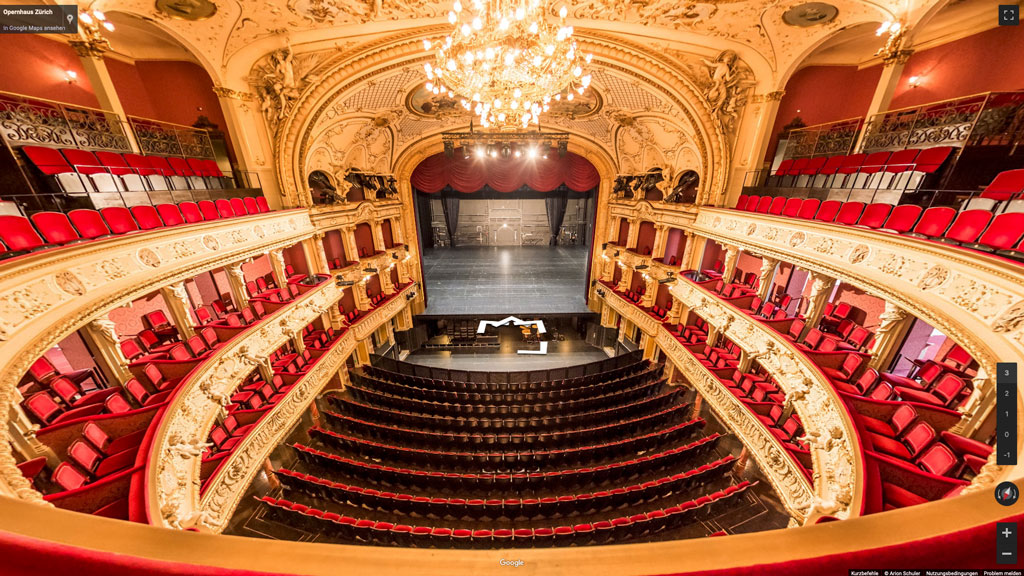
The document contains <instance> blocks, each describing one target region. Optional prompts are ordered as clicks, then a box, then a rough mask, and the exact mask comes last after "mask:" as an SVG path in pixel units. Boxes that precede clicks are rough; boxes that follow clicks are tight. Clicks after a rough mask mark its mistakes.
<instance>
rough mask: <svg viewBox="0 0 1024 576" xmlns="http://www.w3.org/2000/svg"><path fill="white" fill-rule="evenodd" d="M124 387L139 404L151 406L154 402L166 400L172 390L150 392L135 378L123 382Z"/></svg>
mask: <svg viewBox="0 0 1024 576" xmlns="http://www.w3.org/2000/svg"><path fill="white" fill-rule="evenodd" d="M150 366H152V364H150ZM124 389H125V391H126V392H128V395H129V396H131V397H132V398H133V399H134V400H135V402H136V403H137V404H138V405H139V406H153V405H155V404H159V403H161V402H163V401H164V400H167V398H168V397H169V396H170V395H171V393H172V392H173V390H164V391H161V392H157V393H153V392H150V391H149V390H147V389H146V387H145V386H143V385H142V383H141V382H139V381H138V380H137V379H135V378H129V379H128V380H127V381H126V382H125V383H124Z"/></svg>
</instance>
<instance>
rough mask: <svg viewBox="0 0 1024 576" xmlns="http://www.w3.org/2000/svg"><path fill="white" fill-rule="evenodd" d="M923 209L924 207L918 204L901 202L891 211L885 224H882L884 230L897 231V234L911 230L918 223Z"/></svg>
mask: <svg viewBox="0 0 1024 576" xmlns="http://www.w3.org/2000/svg"><path fill="white" fill-rule="evenodd" d="M923 211H924V208H922V207H921V206H918V205H917V204H901V205H899V206H896V207H895V208H893V209H892V212H890V213H889V217H888V218H886V220H885V224H884V225H882V227H881V228H882V231H884V232H895V233H896V234H903V233H906V232H909V231H910V230H911V229H913V228H914V225H915V224H917V219H918V218H920V217H921V212H923Z"/></svg>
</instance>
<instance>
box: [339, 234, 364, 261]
mask: <svg viewBox="0 0 1024 576" xmlns="http://www.w3.org/2000/svg"><path fill="white" fill-rule="evenodd" d="M338 231H339V232H340V233H341V245H342V246H344V248H345V256H346V258H347V259H348V261H349V262H358V261H359V247H358V246H357V245H356V227H355V226H342V227H341V228H340V229H339V230H338Z"/></svg>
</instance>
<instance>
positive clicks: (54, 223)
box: [32, 212, 84, 245]
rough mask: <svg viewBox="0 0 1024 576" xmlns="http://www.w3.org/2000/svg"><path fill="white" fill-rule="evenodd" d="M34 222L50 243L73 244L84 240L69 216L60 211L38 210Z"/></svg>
mask: <svg viewBox="0 0 1024 576" xmlns="http://www.w3.org/2000/svg"><path fill="white" fill-rule="evenodd" d="M32 223H33V224H35V226H36V229H37V230H39V233H40V234H42V236H43V238H45V239H46V241H47V242H49V243H50V244H58V245H59V244H73V243H76V242H82V241H84V238H82V237H81V236H79V235H78V231H76V230H75V227H74V226H72V225H71V221H70V220H68V217H67V216H65V215H64V214H62V213H60V212H36V213H35V214H33V215H32Z"/></svg>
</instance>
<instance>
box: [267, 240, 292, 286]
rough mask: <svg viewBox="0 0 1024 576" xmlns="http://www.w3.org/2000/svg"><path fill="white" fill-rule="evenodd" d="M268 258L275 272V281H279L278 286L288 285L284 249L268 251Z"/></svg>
mask: <svg viewBox="0 0 1024 576" xmlns="http://www.w3.org/2000/svg"><path fill="white" fill-rule="evenodd" d="M267 258H268V259H269V260H270V270H271V272H273V274H274V282H275V283H277V287H278V288H282V289H283V288H284V287H285V286H287V285H288V273H287V272H286V271H285V266H286V265H285V263H284V250H281V249H278V250H271V251H270V252H268V253H267Z"/></svg>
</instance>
